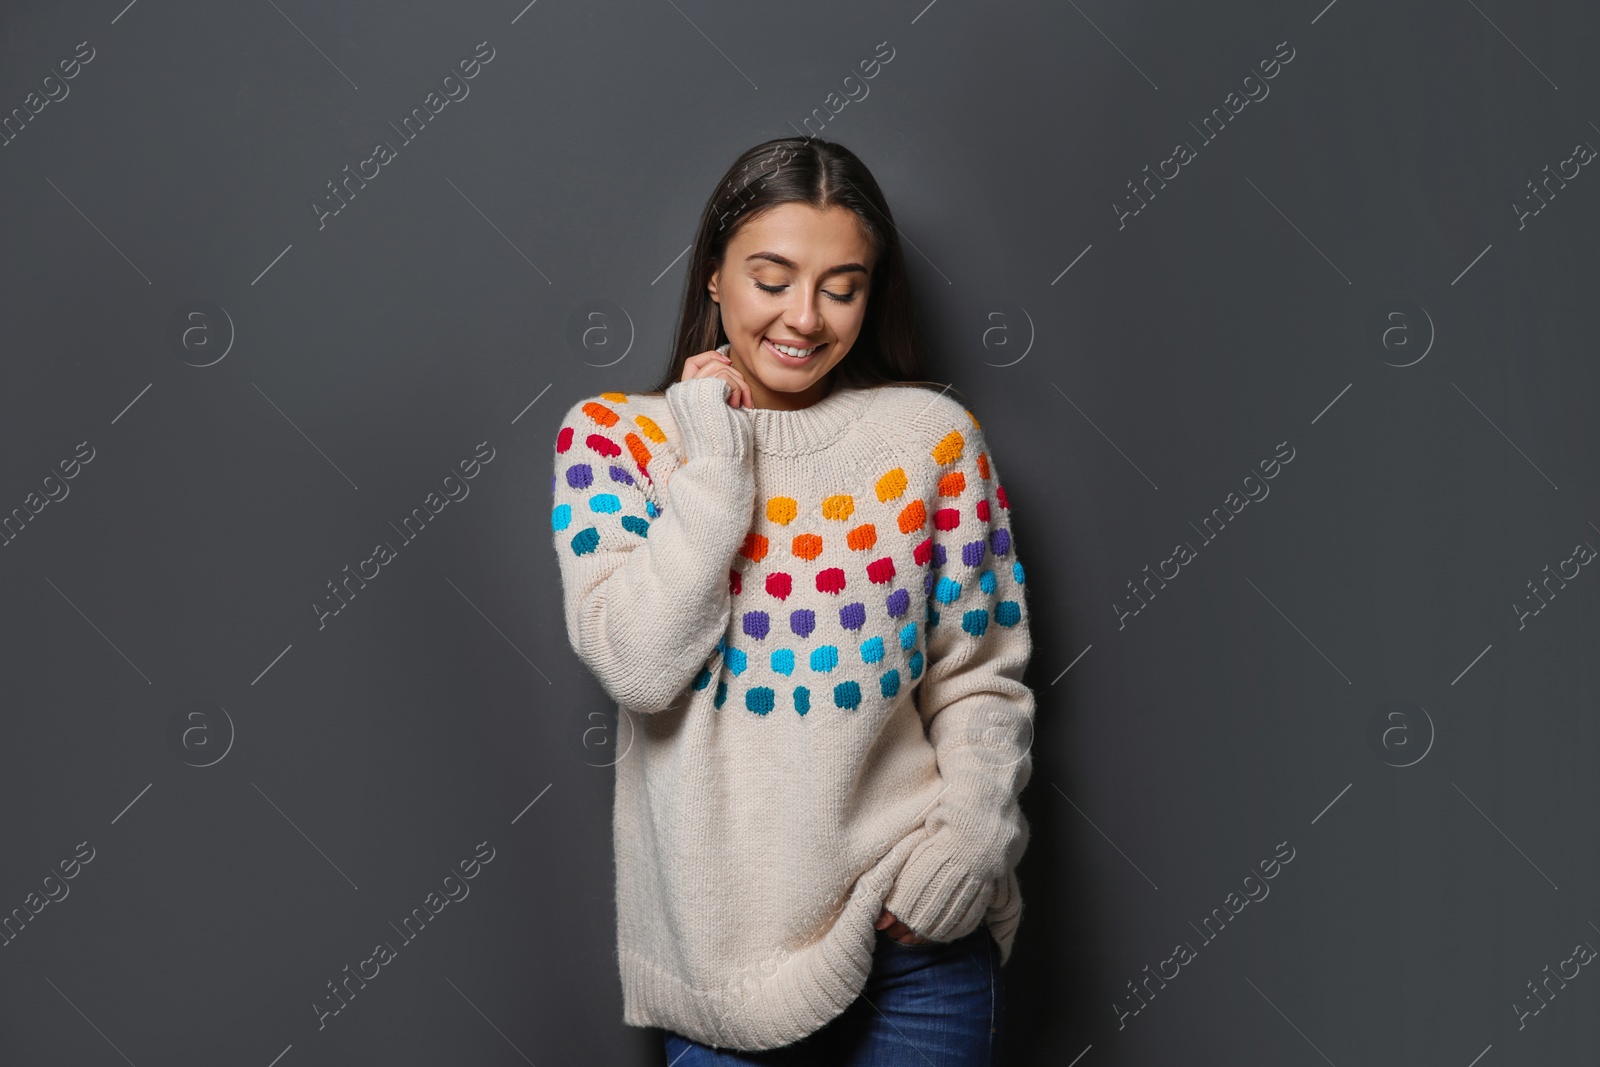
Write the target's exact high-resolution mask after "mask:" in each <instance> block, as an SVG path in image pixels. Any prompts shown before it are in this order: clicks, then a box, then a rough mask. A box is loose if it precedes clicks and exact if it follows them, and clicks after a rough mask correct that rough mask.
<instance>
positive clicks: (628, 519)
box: [622, 515, 650, 537]
mask: <svg viewBox="0 0 1600 1067" xmlns="http://www.w3.org/2000/svg"><path fill="white" fill-rule="evenodd" d="M622 528H623V529H624V530H627V531H628V532H629V533H636V534H638V535H639V536H640V537H649V536H650V524H649V523H648V522H646V521H644V520H643V519H641V518H640V517H639V516H637V515H624V516H622Z"/></svg>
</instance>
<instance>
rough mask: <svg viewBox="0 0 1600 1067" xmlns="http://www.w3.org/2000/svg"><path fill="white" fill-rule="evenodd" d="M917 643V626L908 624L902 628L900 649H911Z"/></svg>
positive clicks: (911, 623)
mask: <svg viewBox="0 0 1600 1067" xmlns="http://www.w3.org/2000/svg"><path fill="white" fill-rule="evenodd" d="M916 643H917V624H916V623H914V622H908V623H906V624H905V625H904V626H903V627H901V628H900V647H901V648H910V647H911V646H912V645H914V644H916Z"/></svg>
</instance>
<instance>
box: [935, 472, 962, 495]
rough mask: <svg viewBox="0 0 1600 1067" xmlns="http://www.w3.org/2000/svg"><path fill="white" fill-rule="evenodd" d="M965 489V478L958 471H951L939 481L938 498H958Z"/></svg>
mask: <svg viewBox="0 0 1600 1067" xmlns="http://www.w3.org/2000/svg"><path fill="white" fill-rule="evenodd" d="M966 487H967V476H966V475H965V474H962V473H961V472H960V471H951V472H950V473H949V474H946V475H945V476H944V477H943V478H940V479H939V495H940V496H960V495H961V493H962V490H964V489H966Z"/></svg>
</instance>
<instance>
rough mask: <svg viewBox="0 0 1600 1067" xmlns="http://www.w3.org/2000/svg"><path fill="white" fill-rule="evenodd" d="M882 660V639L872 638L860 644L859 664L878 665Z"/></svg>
mask: <svg viewBox="0 0 1600 1067" xmlns="http://www.w3.org/2000/svg"><path fill="white" fill-rule="evenodd" d="M882 660H883V638H881V637H874V638H872V639H871V640H870V641H863V642H861V662H862V663H879V662H881V661H882Z"/></svg>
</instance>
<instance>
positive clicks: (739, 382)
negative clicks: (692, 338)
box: [678, 348, 756, 408]
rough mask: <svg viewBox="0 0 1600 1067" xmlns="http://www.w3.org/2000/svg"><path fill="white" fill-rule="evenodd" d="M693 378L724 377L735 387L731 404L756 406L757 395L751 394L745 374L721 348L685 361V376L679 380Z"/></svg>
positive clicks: (730, 396) (729, 401) (729, 397)
mask: <svg viewBox="0 0 1600 1067" xmlns="http://www.w3.org/2000/svg"><path fill="white" fill-rule="evenodd" d="M691 378H722V379H724V380H725V381H727V383H728V384H729V385H731V386H732V387H733V391H732V392H730V393H729V394H728V403H729V404H730V405H732V406H733V407H736V408H737V407H747V408H753V407H755V406H756V404H755V397H754V396H753V395H752V394H751V392H750V386H749V385H748V384H746V382H745V380H744V375H742V374H740V373H739V371H738V369H737V368H735V367H734V365H733V360H732V359H730V358H728V357H727V356H725V355H723V353H722V350H721V349H720V348H713V349H711V350H709V351H706V352H701V353H700V354H699V355H695V356H690V357H689V358H688V359H686V360H684V361H683V377H682V378H680V379H678V380H679V381H684V382H686V381H689V380H690V379H691Z"/></svg>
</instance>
